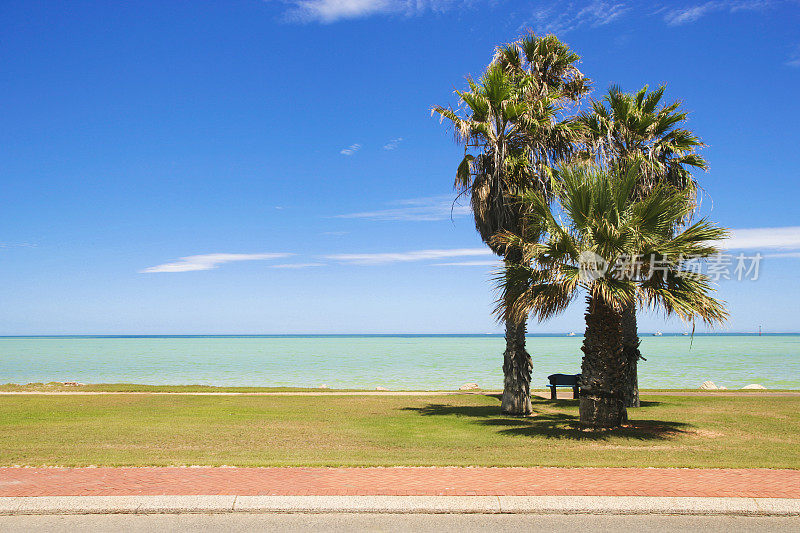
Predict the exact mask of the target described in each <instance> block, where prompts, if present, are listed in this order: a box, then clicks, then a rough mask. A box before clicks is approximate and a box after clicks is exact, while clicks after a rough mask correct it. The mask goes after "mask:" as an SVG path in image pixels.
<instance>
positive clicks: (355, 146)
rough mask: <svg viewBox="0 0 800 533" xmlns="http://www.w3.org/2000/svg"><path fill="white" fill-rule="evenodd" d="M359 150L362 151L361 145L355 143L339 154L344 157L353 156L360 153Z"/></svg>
mask: <svg viewBox="0 0 800 533" xmlns="http://www.w3.org/2000/svg"><path fill="white" fill-rule="evenodd" d="M359 150H361V145H360V144H358V143H354V144H351V145H350V146H348V147H347V148H343V149H341V150H340V151H339V153H340V154H342V155H353V154H354V153H356V152H358V151H359Z"/></svg>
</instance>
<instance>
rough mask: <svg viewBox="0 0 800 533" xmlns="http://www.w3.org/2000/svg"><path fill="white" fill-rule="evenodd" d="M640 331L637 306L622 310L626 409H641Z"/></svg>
mask: <svg viewBox="0 0 800 533" xmlns="http://www.w3.org/2000/svg"><path fill="white" fill-rule="evenodd" d="M640 342H641V341H640V340H639V331H638V329H637V326H636V306H635V305H628V306H626V307H625V308H624V309H623V310H622V347H623V350H624V353H625V360H626V362H627V366H626V372H625V390H624V392H625V407H639V406H640V405H641V404H640V402H639V359H644V358H643V357H642V354H641V352H640V351H639V344H640Z"/></svg>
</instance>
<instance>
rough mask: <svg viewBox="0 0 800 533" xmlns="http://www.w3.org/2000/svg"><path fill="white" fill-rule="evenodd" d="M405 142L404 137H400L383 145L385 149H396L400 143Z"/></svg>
mask: <svg viewBox="0 0 800 533" xmlns="http://www.w3.org/2000/svg"><path fill="white" fill-rule="evenodd" d="M401 142H403V138H402V137H398V138H396V139H392V140H391V141H389V142H388V143H386V144H384V145H383V149H384V150H396V149H397V147H398V146H399V145H400V143H401Z"/></svg>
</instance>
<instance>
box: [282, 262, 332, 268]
mask: <svg viewBox="0 0 800 533" xmlns="http://www.w3.org/2000/svg"><path fill="white" fill-rule="evenodd" d="M321 266H325V265H324V263H285V264H282V265H271V268H288V269H294V268H312V267H321Z"/></svg>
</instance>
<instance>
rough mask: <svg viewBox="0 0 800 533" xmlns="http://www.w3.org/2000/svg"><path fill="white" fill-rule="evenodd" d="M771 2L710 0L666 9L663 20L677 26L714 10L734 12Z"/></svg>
mask: <svg viewBox="0 0 800 533" xmlns="http://www.w3.org/2000/svg"><path fill="white" fill-rule="evenodd" d="M772 3H774V2H770V1H768V0H733V1H724V0H712V1H710V2H705V3H702V4H697V5H693V6H686V7H682V8H677V9H670V10H667V11H666V13H665V14H664V20H665V21H666V23H667V24H669V25H670V26H678V25H680V24H689V23H691V22H695V21H697V20H699V19H701V18H702V17H704V16H706V15H709V14H711V13H714V12H728V13H735V12H737V11H746V10H753V9H762V8H765V7H768V6H769V5H770V4H772Z"/></svg>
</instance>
